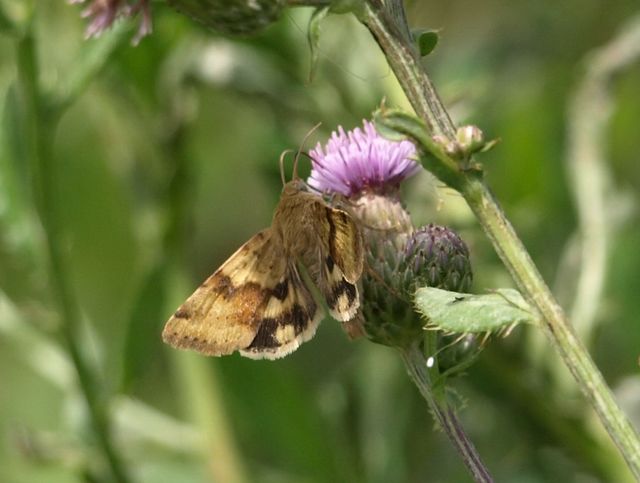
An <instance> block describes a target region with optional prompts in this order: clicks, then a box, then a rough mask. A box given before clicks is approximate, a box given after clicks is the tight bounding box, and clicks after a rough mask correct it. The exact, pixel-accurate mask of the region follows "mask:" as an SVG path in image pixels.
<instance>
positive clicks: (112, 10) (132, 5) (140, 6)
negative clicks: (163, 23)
mask: <svg viewBox="0 0 640 483" xmlns="http://www.w3.org/2000/svg"><path fill="white" fill-rule="evenodd" d="M84 1H85V0H70V3H84ZM138 13H140V14H141V16H142V18H141V20H140V26H139V27H138V31H137V33H136V35H135V37H134V38H133V41H132V42H133V44H134V45H137V44H138V42H140V40H141V39H142V38H143V37H145V36H147V35H149V34H150V33H151V9H150V7H149V0H133V1H129V0H91V2H90V3H89V5H88V6H87V8H85V9H84V10H83V11H82V18H88V19H90V21H89V25H88V26H87V30H86V31H85V37H86V38H91V37H98V36H100V34H102V33H103V32H104V31H105V30H107V29H108V28H110V27H111V26H112V25H113V23H114V22H115V21H116V19H117V18H119V17H134V16H136V15H137V14H138Z"/></svg>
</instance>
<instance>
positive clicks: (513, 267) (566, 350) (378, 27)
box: [362, 0, 640, 479]
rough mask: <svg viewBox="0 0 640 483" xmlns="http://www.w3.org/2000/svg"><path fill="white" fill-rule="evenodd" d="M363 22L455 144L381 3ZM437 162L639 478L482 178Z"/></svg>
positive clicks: (570, 334) (615, 420)
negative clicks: (535, 311) (462, 198)
mask: <svg viewBox="0 0 640 483" xmlns="http://www.w3.org/2000/svg"><path fill="white" fill-rule="evenodd" d="M362 21H363V22H364V23H365V24H366V25H367V27H368V28H369V30H370V31H371V33H372V34H373V36H374V37H375V39H376V41H377V42H378V44H379V45H380V47H381V49H382V50H383V52H384V53H385V55H386V57H387V59H388V61H389V64H390V66H391V68H392V69H393V71H394V73H395V74H396V77H397V78H398V81H399V82H400V84H401V85H402V87H403V89H404V91H405V93H406V95H407V97H408V98H409V101H410V102H411V104H412V105H413V107H414V109H415V110H416V112H417V113H418V115H419V116H420V117H421V118H422V119H423V121H424V122H425V123H426V128H427V130H428V132H429V134H431V135H434V134H438V135H445V136H446V137H448V138H449V139H451V138H452V137H453V133H454V132H455V127H454V125H453V123H452V122H451V120H450V118H449V116H448V115H447V114H446V110H445V109H444V107H443V105H442V102H441V101H440V99H439V98H438V96H437V94H436V92H435V90H434V88H433V85H432V84H431V82H430V80H429V77H428V76H427V74H426V72H425V71H424V69H423V68H422V65H421V63H420V59H419V56H418V55H417V53H416V51H415V49H414V48H413V47H412V46H410V45H407V44H406V42H405V40H404V37H403V36H402V35H401V34H400V30H399V29H398V28H397V27H396V26H395V25H394V23H393V21H392V20H391V19H390V17H389V16H388V14H387V12H386V11H385V9H384V6H383V5H382V4H381V2H380V0H367V3H366V8H365V15H364V18H363V19H362ZM429 144H430V143H429ZM423 147H424V148H425V149H426V150H427V151H431V149H430V147H432V146H427V145H424V143H423ZM434 161H435V163H436V164H439V166H440V167H441V169H442V172H445V173H447V176H448V177H451V178H453V179H452V180H453V183H451V182H450V181H451V179H447V180H446V181H447V182H449V184H453V185H454V186H455V187H456V188H457V189H458V190H459V191H460V192H461V193H462V195H463V196H464V197H465V199H466V201H467V203H468V204H469V206H470V207H471V209H472V210H473V212H474V213H475V215H476V217H477V218H478V220H479V222H480V224H481V225H482V228H483V229H484V231H485V233H486V234H487V236H488V237H489V239H490V240H491V242H492V243H493V246H494V248H495V250H496V252H497V253H498V255H499V256H500V258H501V259H502V262H503V263H504V264H505V266H506V267H507V269H508V270H509V272H510V274H511V276H512V277H513V279H514V281H515V282H516V284H517V286H518V288H519V289H520V290H521V291H522V292H523V294H524V296H525V297H526V298H527V299H528V301H529V302H530V303H531V304H532V305H533V306H534V307H535V308H536V309H537V310H538V311H539V312H540V316H541V318H542V322H543V324H542V325H543V327H544V329H545V332H546V333H547V335H548V337H549V338H550V340H551V341H552V343H553V344H554V347H555V348H556V350H557V351H558V353H559V354H560V356H561V357H562V359H563V361H564V362H565V364H566V365H567V367H568V368H569V370H570V371H571V373H572V374H573V376H574V378H575V379H576V381H577V382H578V384H579V386H580V388H581V389H582V391H583V393H584V394H585V396H586V397H587V399H588V400H589V402H590V403H591V405H592V406H593V408H594V409H595V411H596V413H597V414H598V416H599V417H600V420H601V421H602V424H603V425H604V427H605V428H606V430H607V431H608V432H609V434H610V436H611V438H612V439H613V441H614V443H615V444H616V445H617V447H618V449H619V450H620V452H621V454H622V455H623V457H624V458H625V460H626V462H627V465H628V466H629V468H630V469H631V471H632V473H633V474H634V475H635V477H636V478H638V479H640V440H639V439H638V435H637V433H636V432H635V430H634V428H633V427H632V426H631V423H630V421H629V419H628V418H627V416H626V415H625V414H624V412H623V411H622V409H621V408H620V407H619V406H618V404H617V402H616V401H615V399H614V397H613V394H612V393H611V390H610V389H609V387H608V386H607V385H606V383H605V381H604V379H603V377H602V375H601V374H600V371H599V370H598V368H597V367H596V366H595V364H594V362H593V360H592V359H591V357H590V356H589V354H588V352H587V351H586V349H585V347H584V346H583V345H582V343H581V342H580V340H579V339H578V338H577V337H576V335H575V333H574V331H573V329H572V327H571V325H570V323H569V321H568V319H567V317H566V316H565V314H564V312H563V310H562V309H561V307H560V306H559V305H558V303H557V301H556V300H555V298H554V297H553V295H552V294H551V291H550V290H549V288H548V287H547V285H546V284H545V282H544V281H543V279H542V277H541V275H540V273H539V272H538V270H537V268H536V266H535V265H534V263H533V261H532V260H531V257H530V256H529V254H528V252H527V251H526V249H525V247H524V246H523V244H522V242H521V241H520V239H519V238H518V236H517V235H516V233H515V230H514V229H513V227H512V226H511V223H509V221H508V220H507V218H506V217H505V215H504V212H503V211H502V209H501V208H500V206H499V205H498V203H497V201H496V200H495V199H494V197H493V195H492V194H491V192H490V190H489V188H488V187H487V186H486V184H485V182H484V181H483V180H482V179H481V176H480V175H481V173H479V172H477V171H474V172H470V171H466V170H464V169H458V170H457V172H455V173H454V172H452V170H451V165H452V163H455V162H456V161H455V160H451V159H449V160H445V159H443V158H442V152H441V151H440V152H437V153H435V160H434Z"/></svg>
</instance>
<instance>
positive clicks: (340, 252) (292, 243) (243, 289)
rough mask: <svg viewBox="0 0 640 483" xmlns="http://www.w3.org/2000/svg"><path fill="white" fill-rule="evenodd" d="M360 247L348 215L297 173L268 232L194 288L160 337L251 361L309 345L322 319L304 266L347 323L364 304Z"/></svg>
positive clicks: (183, 346)
mask: <svg viewBox="0 0 640 483" xmlns="http://www.w3.org/2000/svg"><path fill="white" fill-rule="evenodd" d="M362 244H363V241H362V235H361V232H360V230H359V227H358V226H357V225H356V222H355V221H354V220H353V219H352V218H351V216H350V215H349V214H348V213H347V212H346V211H343V210H340V209H337V208H333V207H331V206H329V205H328V204H327V203H326V202H325V200H324V199H323V198H322V196H320V195H319V194H316V193H314V192H311V191H310V189H309V187H308V186H307V185H306V183H304V181H302V180H301V179H299V178H297V176H296V175H295V174H294V179H293V180H292V181H289V182H288V183H286V184H285V185H284V187H283V189H282V194H281V197H280V202H279V203H278V206H277V207H276V210H275V213H274V215H273V221H272V224H271V227H269V228H267V229H265V230H262V231H261V232H259V233H258V234H256V235H254V236H253V237H252V238H251V239H249V241H247V242H246V243H245V244H244V245H243V246H242V247H240V249H239V250H238V251H236V252H235V253H234V254H233V255H231V257H229V259H228V260H227V261H226V262H225V263H224V264H223V265H222V266H221V267H220V268H219V269H218V270H216V272H215V273H214V274H213V275H211V276H210V277H209V278H208V279H207V280H205V281H204V283H203V284H202V285H201V286H200V287H198V288H197V289H196V291H195V292H194V293H193V294H192V295H191V296H190V297H189V298H188V299H187V300H186V301H185V302H184V303H183V304H182V305H181V306H180V307H179V308H178V310H177V311H176V312H175V314H173V316H172V317H171V318H170V319H169V321H168V322H167V323H166V325H165V327H164V330H163V332H162V338H163V340H164V341H165V342H166V343H168V344H170V345H172V346H173V347H177V348H180V349H191V350H195V351H197V352H200V353H202V354H205V355H211V356H221V355H225V354H231V353H233V352H235V351H239V352H240V354H241V355H243V356H246V357H251V358H253V359H262V358H265V359H278V358H280V357H284V356H286V355H287V354H290V353H291V352H293V351H294V350H296V349H297V348H298V347H299V346H300V344H302V343H303V342H305V341H307V340H309V339H311V338H312V337H313V336H314V334H315V332H316V328H317V327H318V324H319V323H320V320H321V319H322V318H323V314H322V310H321V309H320V308H319V307H318V304H317V303H316V301H315V300H314V298H313V296H312V294H311V291H310V290H309V287H308V286H307V284H306V282H305V280H304V279H303V277H302V276H301V273H300V268H299V265H300V264H301V265H303V266H304V268H305V269H306V272H307V273H308V275H309V278H310V279H311V280H312V281H313V283H314V284H315V285H316V286H317V288H318V290H319V292H320V293H321V294H322V295H323V297H324V299H325V300H326V302H327V305H328V308H329V312H330V314H331V316H332V317H334V318H335V319H337V320H339V321H342V322H346V321H350V320H352V319H353V318H354V317H355V316H356V313H357V312H358V307H359V305H360V299H359V295H358V288H357V286H356V283H357V282H358V280H359V279H360V276H361V275H362V270H363V249H362ZM346 329H347V330H348V331H350V328H349V327H348V326H347V327H346Z"/></svg>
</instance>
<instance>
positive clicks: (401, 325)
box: [363, 225, 472, 347]
mask: <svg viewBox="0 0 640 483" xmlns="http://www.w3.org/2000/svg"><path fill="white" fill-rule="evenodd" d="M399 240H400V239H399V238H398V237H397V236H396V237H388V236H387V237H386V238H383V239H381V240H378V241H377V242H376V243H373V244H370V245H369V246H370V253H369V258H368V263H369V266H370V268H371V269H372V271H373V272H374V274H376V275H375V276H373V277H372V276H365V277H364V281H363V286H364V293H365V298H366V300H365V303H364V308H363V312H364V315H365V319H366V322H365V330H366V332H367V334H368V335H369V337H370V338H371V339H372V340H374V341H375V342H379V343H382V344H385V345H392V346H400V347H403V346H406V345H408V344H409V343H410V342H411V341H414V340H416V338H418V337H421V335H422V331H423V330H424V321H423V320H422V319H421V318H420V317H419V316H417V315H416V314H415V312H414V310H413V306H412V303H411V302H412V299H413V294H414V292H415V289H416V288H418V287H424V286H429V287H436V288H442V289H444V290H450V291H456V292H460V291H467V290H468V289H469V287H470V285H471V280H472V272H471V264H470V262H469V252H468V249H467V247H466V245H465V243H464V242H463V241H462V240H461V239H460V237H459V236H458V235H456V234H455V233H454V232H453V231H451V230H449V229H448V228H446V227H443V226H437V225H428V226H425V227H422V228H420V229H419V230H417V231H414V232H413V233H411V234H410V235H407V236H406V237H405V238H404V240H405V243H404V244H403V246H402V247H401V248H400V249H398V242H399Z"/></svg>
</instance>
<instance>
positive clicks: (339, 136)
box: [308, 120, 420, 196]
mask: <svg viewBox="0 0 640 483" xmlns="http://www.w3.org/2000/svg"><path fill="white" fill-rule="evenodd" d="M363 123H364V130H362V129H360V128H355V129H354V130H352V131H349V132H345V131H344V129H343V128H342V126H339V127H338V132H335V131H334V132H333V133H331V138H330V139H329V141H328V142H327V144H326V146H325V147H324V149H323V147H322V146H321V145H320V143H318V144H317V145H316V147H315V149H313V150H311V152H310V153H309V155H310V156H311V165H312V169H311V175H310V176H309V179H308V183H309V186H311V187H313V188H315V189H317V190H319V191H322V192H337V193H341V194H343V195H345V196H353V195H356V194H359V193H362V192H375V193H385V192H388V191H390V190H393V189H397V187H398V186H399V185H400V183H401V182H402V181H403V180H405V179H406V178H408V177H409V176H413V175H414V174H416V173H417V172H418V171H419V170H420V165H419V164H418V163H417V162H416V161H414V160H413V159H412V157H413V156H414V154H415V146H414V145H413V144H412V143H411V142H410V141H400V142H396V141H390V140H389V139H385V138H383V137H382V136H380V134H378V132H377V131H376V128H375V126H374V125H373V123H371V122H369V121H366V120H365V121H363Z"/></svg>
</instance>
